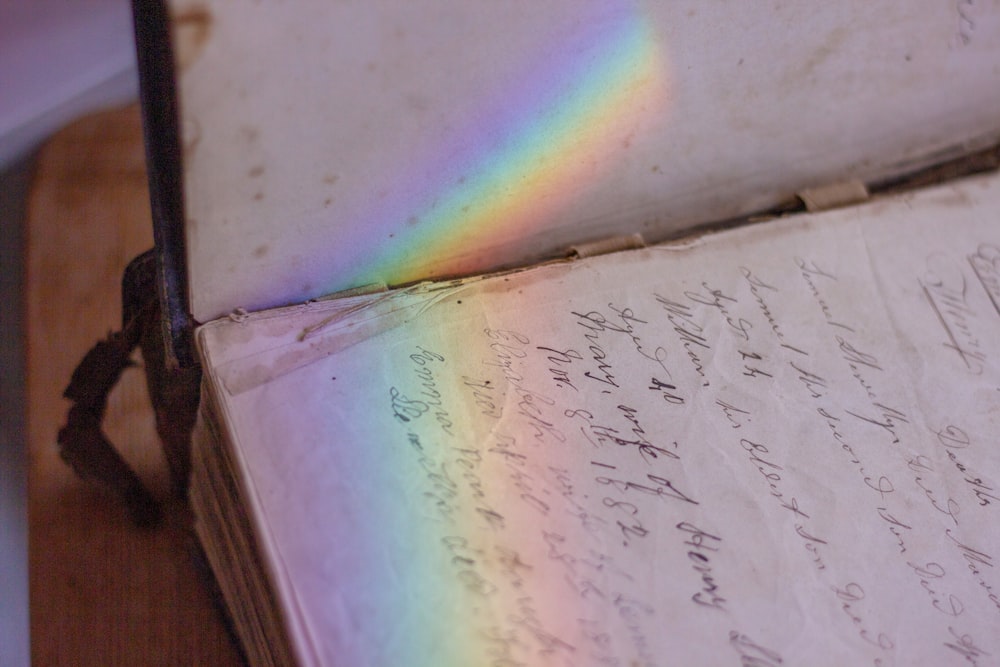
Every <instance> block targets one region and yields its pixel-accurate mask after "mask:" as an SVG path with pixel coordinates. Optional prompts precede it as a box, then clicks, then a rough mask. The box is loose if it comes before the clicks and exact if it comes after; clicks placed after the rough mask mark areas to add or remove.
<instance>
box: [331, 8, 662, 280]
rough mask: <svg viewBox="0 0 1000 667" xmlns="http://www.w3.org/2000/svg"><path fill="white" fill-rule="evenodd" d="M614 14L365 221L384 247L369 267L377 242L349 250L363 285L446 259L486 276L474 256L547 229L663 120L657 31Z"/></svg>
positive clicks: (629, 12)
mask: <svg viewBox="0 0 1000 667" xmlns="http://www.w3.org/2000/svg"><path fill="white" fill-rule="evenodd" d="M604 12H605V13H604V14H603V15H601V16H598V17H589V18H588V17H585V20H583V21H581V23H583V24H584V25H583V27H582V29H581V28H579V27H578V28H577V32H576V33H575V34H573V35H572V37H571V38H570V39H566V40H561V41H557V42H556V43H550V44H547V45H546V47H545V52H544V53H542V54H540V55H539V57H538V59H537V61H536V62H533V63H532V71H530V72H526V73H525V76H524V77H522V78H520V79H519V80H518V81H517V82H516V84H515V86H514V88H515V89H513V90H506V91H503V94H502V95H498V96H497V100H498V101H497V103H495V104H490V105H489V106H488V107H487V108H486V110H485V111H483V113H479V114H476V116H475V117H476V119H477V120H476V123H475V125H474V126H472V127H470V128H469V129H467V130H466V131H465V132H462V133H459V134H458V136H457V137H456V140H455V141H454V142H453V143H452V145H451V146H450V147H448V148H447V149H446V150H445V151H444V152H442V153H440V154H439V155H438V156H437V157H436V158H435V159H432V160H429V161H426V162H425V163H423V165H422V166H421V167H418V168H417V169H416V170H415V172H413V174H412V177H411V178H410V179H409V180H408V181H406V182H405V183H401V184H399V185H398V187H395V188H394V190H393V192H392V193H390V194H389V196H388V197H387V200H388V205H387V206H383V207H382V208H381V209H380V210H378V211H375V212H373V213H372V214H371V215H369V216H363V218H362V222H361V223H360V224H359V225H358V227H357V229H359V232H362V231H363V232H365V235H366V237H367V238H368V239H369V240H371V239H372V238H373V237H374V238H379V242H378V243H377V244H375V245H377V249H375V250H374V252H375V253H376V255H375V257H374V258H372V257H371V256H370V255H369V256H368V258H367V259H365V258H364V256H363V252H364V251H361V252H358V250H359V249H360V248H365V249H366V250H371V248H370V246H371V245H372V244H371V243H368V244H365V243H363V242H362V240H361V239H356V240H355V242H354V243H350V242H348V243H347V244H346V247H352V248H354V250H355V252H356V255H355V256H356V257H358V260H357V264H358V265H355V266H353V267H350V269H349V271H348V275H353V276H354V280H353V281H351V282H353V284H356V285H360V284H366V283H371V282H378V281H383V282H386V283H388V284H400V283H404V282H410V281H413V280H416V279H419V278H421V277H423V276H420V275H417V274H416V271H417V269H418V266H419V265H424V266H426V265H427V263H428V258H431V261H432V262H433V261H434V258H440V261H438V262H437V263H436V264H435V268H436V269H437V270H438V271H439V274H441V275H444V274H462V273H468V272H469V271H472V270H476V269H477V268H480V267H481V266H482V265H483V264H484V262H483V259H482V255H483V250H479V252H478V253H477V252H475V249H477V248H479V249H483V248H487V249H488V248H490V247H491V246H493V247H495V245H496V243H497V242H498V241H499V240H501V239H514V238H520V237H523V236H524V235H526V234H527V233H529V232H531V231H532V230H534V229H539V228H541V227H544V226H545V225H546V223H547V222H549V221H550V220H551V219H552V218H553V216H554V215H555V214H556V213H558V212H559V211H560V210H561V209H562V208H564V207H565V206H566V205H567V204H569V203H570V202H571V201H572V200H573V199H574V198H576V197H578V196H579V195H581V194H583V193H584V192H586V191H587V190H588V188H590V187H592V186H593V185H594V184H596V183H597V182H598V181H599V179H600V178H601V177H602V176H603V175H604V174H606V173H607V172H608V171H609V170H610V169H611V168H612V167H613V166H614V165H615V164H616V163H617V162H618V161H619V159H620V158H621V157H622V156H623V155H624V153H625V150H626V148H625V147H624V146H623V143H625V142H626V139H627V138H628V137H629V136H630V135H632V134H633V133H635V132H636V131H637V129H642V127H643V124H644V123H647V124H648V122H649V120H651V119H656V118H658V117H659V116H660V115H661V114H662V112H663V109H664V108H665V106H666V101H667V72H666V67H665V64H664V62H663V60H662V58H661V56H660V48H659V47H658V45H657V40H656V38H655V34H654V31H653V29H652V26H651V22H650V21H648V20H647V19H646V18H645V17H643V16H641V15H639V14H638V13H637V12H636V9H635V7H634V5H633V4H632V3H627V4H622V5H618V6H616V7H615V8H613V9H612V10H611V13H610V14H608V13H607V10H606V9H605V10H604ZM442 177H443V179H444V180H445V181H446V182H445V183H444V184H442V183H441V180H442ZM431 179H436V181H437V182H436V183H435V182H431ZM407 221H410V223H411V224H410V225H407V224H406V222H407ZM390 232H392V234H391V235H390ZM387 236H392V237H394V238H391V239H390V240H389V241H388V242H386V241H385V239H386V237H387ZM366 246H368V247H366ZM469 249H472V250H473V252H472V253H471V254H470V252H469Z"/></svg>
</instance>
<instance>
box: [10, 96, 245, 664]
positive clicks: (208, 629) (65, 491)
mask: <svg viewBox="0 0 1000 667" xmlns="http://www.w3.org/2000/svg"><path fill="white" fill-rule="evenodd" d="M28 206H29V208H28V223H27V224H28V228H27V247H28V250H27V252H28V257H27V262H26V267H27V268H26V272H27V280H26V283H27V290H28V293H27V304H28V313H27V328H28V345H27V347H28V359H27V377H28V439H29V447H30V464H29V465H30V470H29V530H30V533H29V549H30V596H31V654H32V664H35V665H40V666H43V667H44V666H48V665H74V666H87V665H100V666H102V667H104V666H110V665H130V666H131V665H138V666H143V665H170V666H175V665H212V666H220V667H225V666H226V665H238V664H240V657H239V654H238V652H237V651H236V649H235V647H234V645H233V643H232V641H231V639H230V637H229V635H228V634H227V632H226V630H225V628H224V625H223V622H222V618H221V615H220V614H219V612H218V610H217V609H216V607H215V606H214V603H213V600H212V598H211V595H210V594H209V592H208V587H207V586H206V585H205V580H204V578H203V575H202V574H201V573H200V572H199V571H198V568H197V566H196V560H195V559H194V558H192V556H191V548H192V542H191V537H190V535H191V533H190V518H189V514H188V511H187V508H186V506H185V505H184V504H183V503H180V502H177V501H174V502H171V503H168V505H167V506H166V510H167V520H166V522H165V524H164V525H163V526H161V527H159V528H156V529H139V528H136V527H134V526H132V525H131V524H130V523H129V521H128V518H127V517H126V514H125V511H124V509H123V507H122V505H121V503H120V501H119V500H118V499H117V498H115V497H113V496H111V495H110V494H108V493H106V492H104V491H102V490H101V489H98V488H94V487H93V486H91V485H90V484H88V483H85V482H83V481H81V480H80V479H78V478H77V477H76V476H75V475H74V473H73V472H72V471H71V470H70V469H69V468H68V467H67V466H66V465H65V464H64V463H63V462H62V460H61V459H60V458H59V455H58V450H57V448H56V433H57V432H58V430H59V427H60V426H61V425H62V424H63V423H64V421H65V417H66V410H67V408H68V407H69V402H68V401H66V400H65V399H63V398H62V396H61V395H62V391H63V389H64V388H65V386H66V384H67V382H68V381H69V377H70V374H71V372H72V370H73V367H74V366H75V365H76V363H77V362H78V361H79V359H80V358H81V356H82V355H83V354H84V353H85V352H86V351H87V350H88V349H89V348H90V347H91V346H92V345H93V344H94V343H95V342H96V341H97V340H98V339H100V338H103V337H105V336H106V335H107V334H108V332H109V331H110V330H112V329H117V328H118V327H120V320H121V311H120V308H121V302H120V299H121V297H120V287H119V285H120V280H121V275H122V270H123V269H124V267H125V265H126V264H127V263H128V261H129V260H130V259H131V258H132V257H134V256H135V255H137V254H139V253H140V252H142V251H143V250H146V249H148V248H150V247H151V246H152V244H153V242H152V230H151V222H150V214H149V202H148V197H147V185H146V172H145V166H144V154H143V148H142V137H141V125H140V119H139V113H138V109H137V108H135V107H129V108H126V109H122V110H117V111H112V112H108V113H103V114H99V115H96V116H92V117H88V118H86V119H83V120H81V121H79V122H77V123H76V124H74V125H72V126H71V127H69V128H67V129H65V130H64V131H62V132H60V133H59V134H58V135H56V136H55V137H54V138H53V139H52V140H51V141H50V142H49V143H48V144H47V145H46V146H45V147H44V149H43V150H42V151H41V153H40V156H39V159H38V163H37V165H36V172H35V180H34V185H33V188H32V192H31V196H30V200H29V205H28ZM104 427H105V432H106V433H107V434H108V436H109V437H110V439H111V440H112V442H114V443H115V444H116V445H118V446H119V448H120V449H121V451H122V452H123V454H124V455H125V457H126V458H127V460H128V461H129V462H130V463H131V464H132V466H133V468H134V469H135V470H136V471H137V472H138V473H139V475H140V477H142V478H143V480H144V481H145V482H146V484H147V486H148V487H150V488H151V489H152V490H153V492H154V494H155V495H156V496H157V497H158V498H160V499H164V500H166V499H167V498H168V477H167V469H166V463H165V462H164V460H163V458H162V455H161V453H160V449H159V443H158V441H157V437H156V433H155V430H154V427H153V416H152V410H151V408H150V406H149V402H148V398H147V396H146V390H145V385H144V381H143V378H142V372H141V370H140V369H132V370H129V371H126V373H125V375H124V377H123V380H122V382H121V383H120V385H119V386H118V387H117V388H116V389H115V391H114V393H113V394H112V396H111V399H110V401H109V407H108V414H107V417H106V419H105V423H104ZM0 658H2V649H0ZM0 662H2V659H0Z"/></svg>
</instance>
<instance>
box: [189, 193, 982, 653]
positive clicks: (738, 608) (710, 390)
mask: <svg viewBox="0 0 1000 667" xmlns="http://www.w3.org/2000/svg"><path fill="white" fill-rule="evenodd" d="M378 299H379V302H378V303H377V304H376V305H375V306H374V307H373V308H372V309H362V310H360V311H357V312H359V313H362V312H363V313H365V314H364V315H358V316H357V318H356V319H352V318H351V317H346V318H344V319H341V320H337V321H335V322H333V323H332V324H329V325H328V326H327V327H326V328H324V329H323V330H322V331H318V332H317V333H316V334H315V335H314V336H310V338H308V339H307V340H302V341H298V342H296V340H297V338H296V337H297V335H298V333H299V332H301V331H302V330H305V329H308V328H309V327H310V326H311V325H313V324H315V323H316V322H320V321H326V320H329V312H328V311H329V309H330V308H331V307H332V306H329V305H321V304H318V305H316V306H309V307H304V308H302V309H299V310H295V311H290V312H287V313H285V314H284V315H283V316H282V317H280V318H274V317H268V318H261V317H252V318H251V319H250V320H249V321H247V322H244V323H232V322H227V323H224V324H220V325H214V326H213V327H209V328H207V329H205V330H203V331H202V334H201V338H202V345H203V349H204V351H205V354H206V358H207V359H208V361H209V371H210V376H213V375H214V377H215V382H216V383H217V384H216V385H215V386H214V387H213V391H214V394H215V396H216V399H217V400H218V401H219V405H220V411H221V413H222V416H223V418H224V420H225V421H227V422H228V427H229V429H230V430H229V436H228V437H229V438H230V439H231V440H232V444H231V446H232V447H233V450H234V458H235V460H236V461H237V462H238V464H237V467H238V468H239V469H240V470H241V471H242V473H243V474H244V475H245V484H246V487H245V488H246V489H247V491H248V493H249V496H250V498H251V506H252V510H253V511H254V512H256V517H255V521H256V525H257V528H258V530H259V535H260V537H261V539H262V541H263V544H264V545H265V552H266V554H267V564H268V567H269V568H270V569H271V573H272V576H273V578H274V581H275V585H276V586H277V587H278V589H279V592H280V594H281V596H282V605H283V610H284V613H285V617H286V619H287V620H288V622H289V623H290V624H291V625H292V626H293V627H294V629H293V632H292V634H293V636H294V637H296V639H295V640H294V641H295V643H296V646H295V651H296V652H297V655H298V656H299V659H300V661H301V662H303V663H304V664H344V665H361V664H364V665H402V664H406V665H495V666H497V667H506V666H512V665H543V666H549V665H551V666H566V665H619V666H623V667H624V666H628V667H632V666H635V665H701V664H706V665H707V664H713V665H714V664H720V665H721V664H728V665H754V666H763V665H861V664H870V665H955V666H958V665H997V664H1000V572H998V566H997V560H996V559H997V558H998V557H1000V521H998V518H1000V448H998V446H997V444H998V441H997V435H996V434H997V433H998V430H1000V429H998V427H1000V423H998V421H1000V362H998V358H1000V180H998V179H997V178H996V177H992V178H989V179H978V180H973V181H969V182H967V183H964V184H960V185H956V186H945V187H942V188H939V189H936V190H933V191H930V192H927V193H924V194H919V195H908V196H905V197H901V198H896V199H892V200H888V201H876V202H874V203H871V204H868V205H865V206H863V207H859V208H857V209H850V210H840V211H834V212H829V213H825V214H819V215H807V216H800V217H797V218H795V219H792V220H785V221H778V222H774V223H768V224H763V225H758V226H753V227H749V228H744V229H740V230H736V231H731V232H726V233H723V234H719V235H715V236H709V237H703V238H701V239H699V240H698V241H696V242H693V243H692V244H691V245H688V246H674V247H653V248H649V249H644V250H638V251H631V252H626V253H620V254H616V255H612V256H605V257H598V258H592V259H588V260H581V261H576V262H571V263H565V264H559V265H552V266H547V267H540V268H538V269H535V270H531V271H526V272H522V273H515V274H510V275H506V276H497V277H493V278H489V279H486V280H482V281H478V282H475V283H472V284H468V285H459V286H452V287H449V288H447V289H442V290H440V291H439V292H438V293H436V294H435V296H434V298H433V299H431V300H429V298H428V294H427V293H406V294H399V295H396V296H392V297H389V301H386V297H378ZM324 309H326V310H324ZM400 313H409V314H408V315H405V316H400ZM379 318H383V319H382V320H380V319H379ZM380 321H382V323H383V325H380V324H379V322H380ZM355 327H360V329H359V330H361V331H364V332H366V333H365V335H363V336H362V335H357V336H353V335H351V334H350V332H351V331H352V330H353V328H355ZM324 336H329V337H333V338H331V339H330V340H332V341H334V343H329V344H328V345H327V347H323V348H322V353H321V354H316V355H313V358H312V359H311V361H310V362H309V363H308V364H305V365H302V366H300V367H298V368H297V369H293V370H289V371H288V372H282V373H275V374H273V377H271V376H267V375H266V374H265V375H257V376H255V377H258V378H263V377H269V378H270V379H269V380H268V381H262V382H257V383H254V382H250V383H245V384H243V385H241V386H240V391H238V392H232V393H230V392H229V391H228V390H227V388H226V385H225V383H224V382H223V381H222V380H220V378H221V377H222V376H226V377H245V376H246V373H247V372H249V371H247V369H251V368H255V367H258V366H260V365H261V364H262V363H265V362H266V360H268V359H274V358H278V356H280V355H276V354H275V352H274V350H275V349H278V348H281V349H282V350H287V349H291V348H294V346H295V345H319V346H321V347H322V345H323V343H322V341H323V339H324ZM338 337H339V338H338ZM337 340H342V341H348V342H349V344H345V345H342V346H338V344H336V342H335V341H337ZM240 341H242V342H240ZM213 360H218V361H219V366H218V368H219V370H215V369H214V364H213ZM241 373H243V375H241ZM251 385H252V386H251Z"/></svg>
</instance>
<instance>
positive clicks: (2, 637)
mask: <svg viewBox="0 0 1000 667" xmlns="http://www.w3.org/2000/svg"><path fill="white" fill-rule="evenodd" d="M137 91H138V79H137V75H136V69H135V53H134V51H133V42H132V17H131V10H130V6H129V2H128V0H82V1H77V2H68V1H66V0H0V667H7V666H12V667H13V666H16V665H27V664H29V657H30V653H29V634H28V604H29V601H28V546H27V545H28V535H27V533H28V517H27V482H28V480H27V477H28V456H27V429H26V423H25V363H24V359H25V337H24V328H25V322H24V320H25V318H24V308H25V304H24V247H25V234H24V220H25V215H26V212H27V200H28V193H29V191H30V186H31V179H32V172H33V164H34V156H35V153H36V151H37V148H38V146H39V145H40V144H41V143H42V142H44V140H45V139H46V137H48V136H49V135H50V134H51V133H52V132H54V131H56V130H58V129H59V128H61V127H63V126H64V125H66V124H68V123H69V122H71V121H73V120H74V119H76V118H78V117H80V116H82V115H84V114H86V113H89V112H92V111H96V110H98V109H102V108H107V107H113V106H119V105H121V104H124V103H126V102H128V101H130V100H133V99H135V97H136V96H137ZM33 242H42V243H44V239H36V240H34V241H33Z"/></svg>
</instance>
